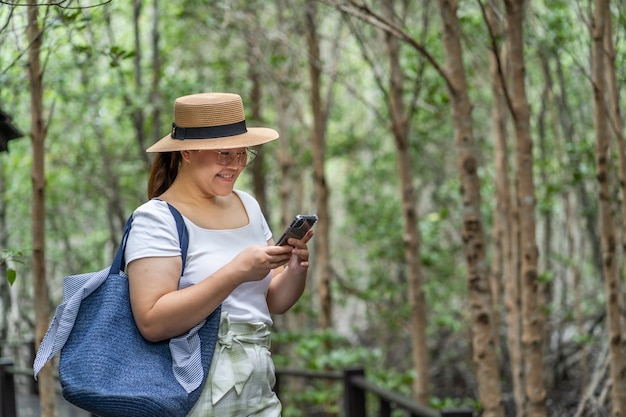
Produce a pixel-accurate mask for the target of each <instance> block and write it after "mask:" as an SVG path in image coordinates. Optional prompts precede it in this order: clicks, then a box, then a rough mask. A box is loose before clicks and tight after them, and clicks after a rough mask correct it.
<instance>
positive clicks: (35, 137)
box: [26, 3, 56, 417]
mask: <svg viewBox="0 0 626 417" xmlns="http://www.w3.org/2000/svg"><path fill="white" fill-rule="evenodd" d="M38 12H39V6H38V5H37V4H36V3H34V4H31V5H29V6H28V27H27V29H26V35H27V37H28V44H29V48H28V83H29V88H30V96H31V103H30V105H31V128H30V129H31V130H30V135H31V143H32V147H33V166H32V171H31V172H32V198H33V203H32V204H33V208H32V227H33V230H32V244H33V255H32V264H33V265H32V269H33V285H34V301H35V345H36V347H37V349H38V348H39V345H40V344H41V340H42V339H43V337H44V335H45V334H46V331H47V330H48V325H49V324H50V298H49V295H48V285H47V282H46V257H45V220H46V216H45V214H46V211H45V202H46V200H45V187H46V178H45V166H44V152H45V149H44V142H45V139H46V124H45V120H44V115H43V88H44V86H43V72H42V68H41V62H40V56H39V54H40V52H41V47H42V45H43V29H41V28H40V27H39V16H38ZM52 368H53V366H52V364H47V365H46V366H45V367H44V368H43V369H42V370H41V372H40V373H39V402H40V407H41V416H42V417H54V416H56V391H55V387H56V382H55V380H54V375H53V373H52Z"/></svg>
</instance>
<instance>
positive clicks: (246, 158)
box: [212, 148, 258, 167]
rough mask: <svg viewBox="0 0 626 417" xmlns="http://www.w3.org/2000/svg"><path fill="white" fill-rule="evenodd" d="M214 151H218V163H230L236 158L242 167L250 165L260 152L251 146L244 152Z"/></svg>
mask: <svg viewBox="0 0 626 417" xmlns="http://www.w3.org/2000/svg"><path fill="white" fill-rule="evenodd" d="M212 151H213V152H215V153H217V163H218V165H230V164H232V163H233V161H234V160H235V159H237V164H239V166H242V167H245V166H247V165H250V164H251V163H252V161H254V158H256V155H257V153H258V151H257V150H256V149H251V148H246V150H245V151H243V152H231V151H216V150H212Z"/></svg>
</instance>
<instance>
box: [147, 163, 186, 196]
mask: <svg viewBox="0 0 626 417" xmlns="http://www.w3.org/2000/svg"><path fill="white" fill-rule="evenodd" d="M180 161H181V156H180V152H160V153H158V154H157V156H156V158H154V161H153V162H152V168H151V169H150V178H149V179H148V198H149V199H150V198H154V197H158V196H160V195H161V194H163V193H164V192H165V191H167V189H168V188H170V185H172V183H173V182H174V179H175V178H176V175H178V167H179V166H180Z"/></svg>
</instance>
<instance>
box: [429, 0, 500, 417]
mask: <svg viewBox="0 0 626 417" xmlns="http://www.w3.org/2000/svg"><path fill="white" fill-rule="evenodd" d="M439 7H440V12H441V21H442V26H443V30H442V32H441V33H442V38H443V44H444V49H445V53H446V72H447V82H448V91H449V94H450V105H451V108H452V123H453V125H454V136H455V140H454V142H455V148H456V154H457V167H458V171H459V175H460V177H461V198H462V203H463V209H462V211H463V225H462V232H461V233H462V237H463V247H464V252H465V260H466V264H467V284H468V289H469V307H470V312H471V317H472V347H473V351H474V363H475V365H476V378H477V381H478V392H479V396H480V400H481V402H482V404H483V410H484V411H483V414H484V416H485V417H502V416H503V415H504V409H503V408H502V396H501V386H500V376H499V368H498V357H497V353H496V349H495V342H494V337H495V334H496V332H495V331H494V329H493V324H494V320H493V303H492V290H491V285H490V282H489V276H488V274H487V267H486V256H485V246H486V244H485V237H484V232H483V221H482V215H481V195H480V178H479V176H478V168H479V161H480V155H479V153H478V147H477V144H476V140H475V138H474V132H473V122H472V105H471V100H470V97H469V92H468V88H467V78H466V74H465V67H464V64H463V50H462V47H461V25H460V23H459V18H458V16H457V9H458V5H457V2H456V1H455V0H440V1H439Z"/></svg>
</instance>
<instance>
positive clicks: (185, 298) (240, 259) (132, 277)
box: [128, 246, 291, 342]
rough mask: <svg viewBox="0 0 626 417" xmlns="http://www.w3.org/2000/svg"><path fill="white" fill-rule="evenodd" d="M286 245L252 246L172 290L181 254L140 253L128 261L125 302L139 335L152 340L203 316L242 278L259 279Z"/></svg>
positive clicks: (284, 256)
mask: <svg viewBox="0 0 626 417" xmlns="http://www.w3.org/2000/svg"><path fill="white" fill-rule="evenodd" d="M290 256H291V252H290V251H289V248H284V247H278V246H252V247H249V248H247V249H245V250H243V251H242V252H241V253H239V254H238V255H237V256H236V257H235V258H233V260H231V261H230V262H229V263H227V264H226V265H224V266H223V267H222V268H220V269H219V270H217V271H216V272H215V273H214V274H212V275H210V276H208V277H207V278H205V279H204V280H202V281H200V282H199V283H197V284H195V285H192V286H190V287H187V288H185V289H182V290H178V281H179V279H180V271H181V258H180V257H161V258H155V257H151V258H140V259H137V260H134V261H132V262H131V263H130V264H129V265H128V281H129V287H130V302H131V306H132V310H133V315H134V317H135V322H136V323H137V327H138V328H139V331H140V332H141V334H142V335H143V336H144V337H145V338H146V339H148V340H150V341H153V342H156V341H160V340H165V339H169V338H171V337H175V336H178V335H180V334H182V333H184V332H186V331H187V330H189V329H190V328H192V327H193V326H195V325H196V324H198V323H199V322H201V321H202V320H204V319H205V318H206V317H208V316H209V315H210V314H211V313H212V312H213V311H214V310H215V309H216V308H217V306H218V305H219V304H220V303H221V302H222V301H224V299H225V298H226V297H228V295H229V294H230V293H231V292H232V291H233V290H234V289H235V288H237V286H239V285H240V284H241V283H243V282H247V281H256V280H261V279H263V278H264V277H265V276H266V275H267V274H268V273H269V271H270V270H272V269H275V268H277V267H278V266H279V265H282V264H284V263H285V262H287V260H288V259H289V257H290Z"/></svg>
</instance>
